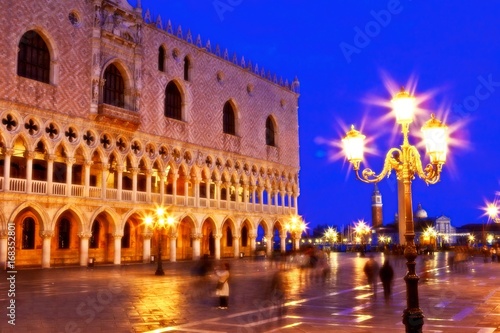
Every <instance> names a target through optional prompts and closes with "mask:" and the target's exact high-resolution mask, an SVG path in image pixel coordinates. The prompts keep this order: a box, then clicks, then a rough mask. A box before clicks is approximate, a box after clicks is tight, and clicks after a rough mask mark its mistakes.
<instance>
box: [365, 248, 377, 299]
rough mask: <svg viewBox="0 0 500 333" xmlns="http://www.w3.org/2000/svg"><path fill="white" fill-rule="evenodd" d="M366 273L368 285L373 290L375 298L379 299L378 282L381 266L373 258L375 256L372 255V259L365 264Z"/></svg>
mask: <svg viewBox="0 0 500 333" xmlns="http://www.w3.org/2000/svg"><path fill="white" fill-rule="evenodd" d="M363 271H364V272H365V275H366V278H367V279H368V284H369V285H370V287H371V288H372V290H373V296H374V297H377V281H378V271H379V266H378V263H377V262H376V261H375V259H374V258H373V255H370V259H368V261H367V262H366V264H365V267H364V268H363Z"/></svg>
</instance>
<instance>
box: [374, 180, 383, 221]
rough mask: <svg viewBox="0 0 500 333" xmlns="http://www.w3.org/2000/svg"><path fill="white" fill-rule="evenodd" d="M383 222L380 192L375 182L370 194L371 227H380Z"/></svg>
mask: <svg viewBox="0 0 500 333" xmlns="http://www.w3.org/2000/svg"><path fill="white" fill-rule="evenodd" d="M383 224H384V220H383V212H382V194H380V191H379V190H378V185H377V183H375V188H374V189H373V194H372V225H373V228H377V227H381V226H382V225H383Z"/></svg>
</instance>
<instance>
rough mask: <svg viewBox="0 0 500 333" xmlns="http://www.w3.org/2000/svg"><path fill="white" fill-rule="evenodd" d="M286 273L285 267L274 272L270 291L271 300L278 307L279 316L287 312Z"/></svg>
mask: <svg viewBox="0 0 500 333" xmlns="http://www.w3.org/2000/svg"><path fill="white" fill-rule="evenodd" d="M284 273H285V269H284V268H280V269H278V270H277V271H276V272H275V273H274V275H273V278H272V280H271V288H270V292H269V298H270V301H271V303H272V304H273V305H274V306H275V307H276V310H277V314H278V317H282V316H283V315H284V314H285V307H284V305H285V298H286V287H285V280H284V279H285V277H284Z"/></svg>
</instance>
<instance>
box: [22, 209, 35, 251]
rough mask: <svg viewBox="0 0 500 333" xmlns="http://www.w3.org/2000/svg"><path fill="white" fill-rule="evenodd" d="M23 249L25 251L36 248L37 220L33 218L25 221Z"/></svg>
mask: <svg viewBox="0 0 500 333" xmlns="http://www.w3.org/2000/svg"><path fill="white" fill-rule="evenodd" d="M22 247H23V249H25V250H33V249H34V248H35V220H33V218H31V217H27V218H25V219H24V220H23V239H22Z"/></svg>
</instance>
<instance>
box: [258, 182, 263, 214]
mask: <svg viewBox="0 0 500 333" xmlns="http://www.w3.org/2000/svg"><path fill="white" fill-rule="evenodd" d="M259 198H260V200H259V201H260V202H259V206H260V212H263V211H264V188H263V187H259Z"/></svg>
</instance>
